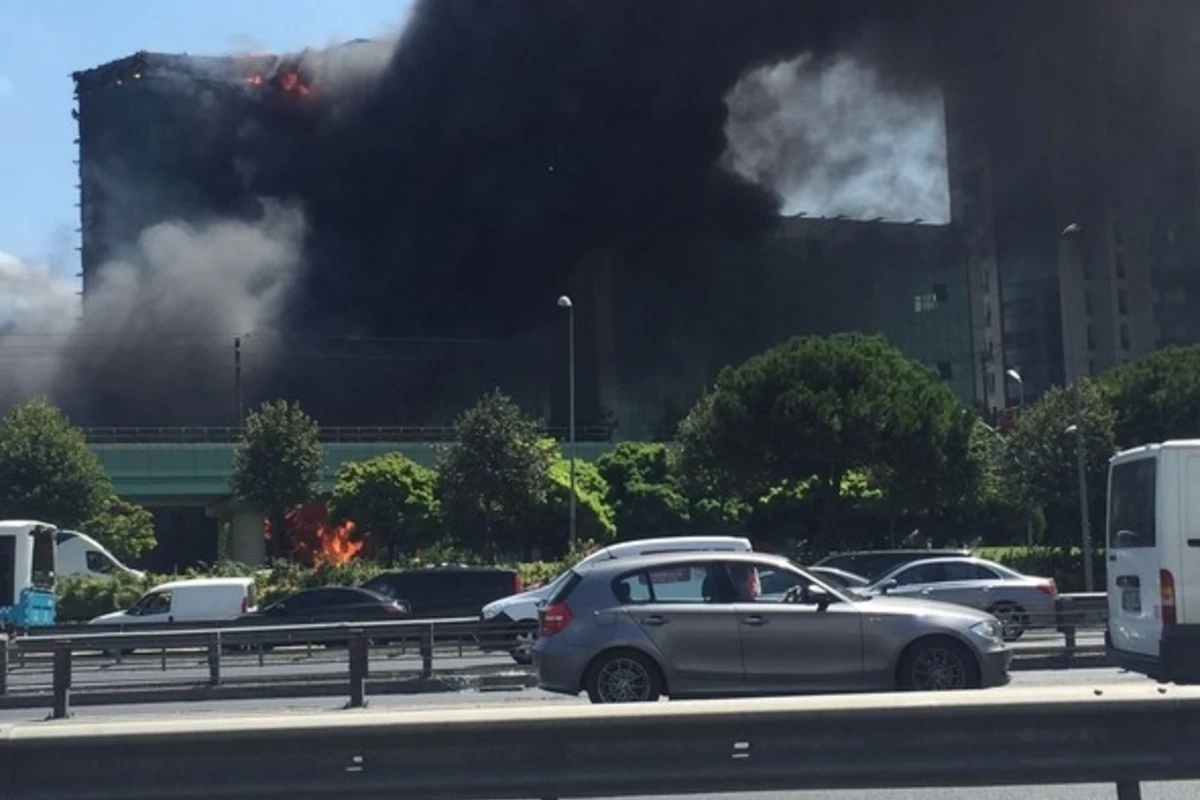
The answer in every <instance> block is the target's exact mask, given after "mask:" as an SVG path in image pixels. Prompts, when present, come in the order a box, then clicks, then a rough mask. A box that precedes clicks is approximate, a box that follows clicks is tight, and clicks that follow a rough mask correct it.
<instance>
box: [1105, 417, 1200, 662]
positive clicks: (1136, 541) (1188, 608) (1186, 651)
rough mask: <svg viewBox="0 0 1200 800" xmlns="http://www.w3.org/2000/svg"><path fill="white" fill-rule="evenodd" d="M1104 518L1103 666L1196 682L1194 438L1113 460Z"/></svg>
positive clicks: (1197, 484) (1198, 457) (1198, 464)
mask: <svg viewBox="0 0 1200 800" xmlns="http://www.w3.org/2000/svg"><path fill="white" fill-rule="evenodd" d="M1107 516H1108V542H1107V545H1108V546H1107V554H1106V557H1107V561H1108V563H1107V565H1106V566H1107V568H1108V569H1107V573H1108V583H1107V589H1108V630H1107V631H1106V633H1105V649H1106V650H1107V651H1108V661H1109V663H1110V664H1112V665H1113V666H1117V667H1121V668H1123V669H1127V670H1129V671H1131V672H1138V673H1141V674H1143V675H1147V676H1149V677H1151V678H1154V679H1155V680H1160V681H1174V682H1176V683H1200V440H1188V441H1168V442H1163V443H1161V444H1148V445H1144V446H1142V447H1136V448H1133V449H1131V450H1125V451H1123V452H1121V453H1118V454H1117V455H1115V456H1113V458H1112V460H1111V461H1110V462H1109V469H1108V515H1107Z"/></svg>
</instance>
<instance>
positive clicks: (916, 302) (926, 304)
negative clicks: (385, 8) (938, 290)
mask: <svg viewBox="0 0 1200 800" xmlns="http://www.w3.org/2000/svg"><path fill="white" fill-rule="evenodd" d="M937 307H938V299H937V295H936V294H919V295H917V296H916V297H914V298H913V311H916V312H917V313H918V314H920V313H921V312H923V311H933V310H935V309H936V308H937Z"/></svg>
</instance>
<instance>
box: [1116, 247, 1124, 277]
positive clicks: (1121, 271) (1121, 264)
mask: <svg viewBox="0 0 1200 800" xmlns="http://www.w3.org/2000/svg"><path fill="white" fill-rule="evenodd" d="M1117 280H1122V281H1123V280H1125V256H1123V255H1121V254H1120V253H1117Z"/></svg>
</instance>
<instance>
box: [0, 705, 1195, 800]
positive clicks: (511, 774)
mask: <svg viewBox="0 0 1200 800" xmlns="http://www.w3.org/2000/svg"><path fill="white" fill-rule="evenodd" d="M3 734H4V735H3V738H2V739H0V785H3V786H4V788H5V790H6V794H5V797H7V798H9V800H34V798H37V800H78V799H81V798H88V800H125V799H126V798H129V797H190V798H199V797H204V798H210V799H211V800H249V799H250V798H253V799H254V800H270V799H271V798H280V800H282V798H288V799H289V800H309V799H311V800H318V798H319V799H320V800H327V798H330V797H354V798H356V800H384V798H386V799H387V800H416V799H417V798H421V800H436V799H438V798H457V799H458V800H485V798H501V797H509V798H517V797H527V798H542V800H555V799H557V798H567V797H609V796H629V795H686V794H701V793H705V794H712V793H722V792H781V791H793V790H818V791H820V790H837V789H867V790H869V789H882V788H893V787H979V786H998V785H1045V784H1061V783H1089V784H1090V783H1109V784H1116V786H1117V792H1118V797H1119V798H1120V800H1137V799H1138V798H1140V795H1141V791H1140V784H1141V783H1142V782H1147V781H1172V780H1191V779H1196V778H1200V748H1196V747H1195V746H1194V743H1195V742H1196V741H1197V737H1200V691H1197V690H1193V689H1174V688H1171V689H1167V688H1157V687H1152V686H1147V687H1128V686H1115V687H1109V688H1105V689H1103V690H1098V691H1097V690H1093V689H1092V688H1090V687H1080V688H1075V689H1062V688H1042V689H1024V690H1021V689H1014V690H1009V691H1005V692H1004V693H1003V695H1001V696H997V695H995V694H993V693H992V692H950V693H937V694H936V695H933V696H931V695H928V694H898V695H888V696H885V697H882V698H881V697H878V696H866V697H863V696H841V697H817V698H771V699H766V700H700V701H691V702H677V703H666V704H654V705H650V706H644V705H639V706H634V707H631V706H555V707H553V708H544V707H543V708H521V709H512V708H498V709H472V710H467V711H459V712H455V713H448V712H447V711H446V710H445V709H439V710H434V711H417V712H399V713H377V714H370V715H366V716H364V715H360V714H341V715H339V714H336V713H333V714H331V713H328V712H326V713H323V714H289V715H287V716H286V717H285V718H278V717H276V718H271V717H266V716H263V717H257V718H253V717H247V718H232V719H230V718H207V719H204V718H187V717H176V718H171V719H169V720H139V721H125V722H108V723H92V724H86V723H74V724H72V725H69V726H60V725H46V724H44V723H19V724H17V725H14V726H9V727H8V728H7V729H6V730H4V731H3ZM466 765H469V768H466V769H464V766H466Z"/></svg>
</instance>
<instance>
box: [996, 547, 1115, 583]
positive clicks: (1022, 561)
mask: <svg viewBox="0 0 1200 800" xmlns="http://www.w3.org/2000/svg"><path fill="white" fill-rule="evenodd" d="M975 554H976V555H977V556H979V557H980V558H986V559H988V560H990V561H995V562H997V563H1000V564H1003V565H1004V566H1006V567H1011V568H1012V569H1015V570H1016V571H1017V572H1021V573H1023V574H1025V575H1037V576H1041V577H1044V578H1054V582H1055V583H1056V584H1057V585H1058V590H1059V591H1060V592H1082V591H1083V590H1084V589H1085V584H1084V580H1083V554H1082V552H1081V550H1080V549H1079V548H1073V549H1070V550H1066V549H1063V548H1057V547H980V548H976V550H975ZM1105 565H1106V562H1105V559H1104V551H1103V550H1102V549H1097V550H1095V551H1093V552H1092V575H1093V577H1094V583H1095V587H1094V588H1095V590H1096V591H1100V592H1103V591H1105V586H1106V583H1105V581H1106V574H1107V573H1106V571H1105Z"/></svg>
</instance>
